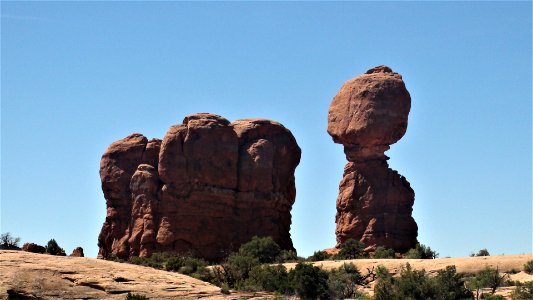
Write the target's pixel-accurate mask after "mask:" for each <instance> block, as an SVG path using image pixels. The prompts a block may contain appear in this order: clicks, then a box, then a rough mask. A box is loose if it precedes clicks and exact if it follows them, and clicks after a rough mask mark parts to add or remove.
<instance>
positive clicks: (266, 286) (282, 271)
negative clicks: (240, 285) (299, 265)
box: [244, 265, 292, 294]
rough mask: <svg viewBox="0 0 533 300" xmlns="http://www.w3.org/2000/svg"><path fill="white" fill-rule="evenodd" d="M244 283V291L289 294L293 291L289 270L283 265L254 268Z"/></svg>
mask: <svg viewBox="0 0 533 300" xmlns="http://www.w3.org/2000/svg"><path fill="white" fill-rule="evenodd" d="M248 275H249V278H248V279H246V281H245V283H244V290H248V291H266V292H278V293H281V294H287V293H290V292H291V291H292V287H291V285H290V282H289V280H288V278H289V275H288V273H287V269H286V268H285V267H284V266H283V265H277V266H270V265H260V266H255V267H253V268H252V270H251V271H250V273H249V274H248Z"/></svg>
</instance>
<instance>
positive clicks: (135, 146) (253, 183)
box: [98, 113, 301, 260]
mask: <svg viewBox="0 0 533 300" xmlns="http://www.w3.org/2000/svg"><path fill="white" fill-rule="evenodd" d="M300 155H301V151H300V148H299V147H298V144H297V143H296V140H295V139H294V137H293V135H292V134H291V132H290V131H289V130H288V129H286V128H285V127H284V126H283V125H281V124H279V123H277V122H274V121H270V120H265V119H244V120H237V121H235V122H233V123H230V122H229V121H228V120H226V119H225V118H223V117H221V116H217V115H213V114H207V113H201V114H194V115H190V116H187V117H185V119H184V120H183V123H182V124H180V125H174V126H171V127H170V129H169V130H168V132H167V133H166V135H165V137H164V138H163V140H158V139H152V140H150V141H148V139H147V138H146V137H144V136H143V135H141V134H132V135H130V136H128V137H126V138H124V139H122V140H120V141H116V142H114V143H112V144H111V145H110V146H109V148H108V149H107V150H106V152H105V153H104V155H103V156H102V160H101V164H100V177H101V180H102V189H103V191H104V196H105V198H106V201H107V216H106V220H105V222H104V225H103V227H102V230H101V233H100V236H99V238H98V245H99V247H100V251H99V256H100V257H108V256H109V255H111V254H113V255H116V256H118V257H120V258H127V257H130V256H150V255H151V254H152V253H154V252H166V251H174V252H182V253H189V254H193V255H196V256H200V257H204V258H206V259H208V260H218V259H221V258H222V257H224V256H225V255H226V254H227V253H228V252H229V251H232V250H235V249H237V248H238V247H239V246H240V245H241V244H243V243H245V242H247V241H249V240H250V239H251V238H252V237H253V236H260V237H261V236H271V237H272V238H273V239H274V240H275V241H276V242H277V243H278V244H279V245H280V246H281V248H283V249H287V250H294V247H293V245H292V240H291V238H290V233H289V230H290V225H291V214H290V211H291V208H292V205H293V203H294V199H295V196H296V190H295V184H294V171H295V169H296V166H297V165H298V164H299V161H300Z"/></svg>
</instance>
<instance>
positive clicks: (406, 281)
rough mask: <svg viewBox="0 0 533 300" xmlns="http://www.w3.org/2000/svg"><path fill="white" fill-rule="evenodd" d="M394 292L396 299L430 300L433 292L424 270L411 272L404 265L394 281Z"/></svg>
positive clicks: (411, 270)
mask: <svg viewBox="0 0 533 300" xmlns="http://www.w3.org/2000/svg"><path fill="white" fill-rule="evenodd" d="M394 291H395V297H396V299H431V298H434V297H433V295H434V290H433V286H432V283H431V280H430V279H429V276H428V275H427V274H426V271H425V270H413V269H412V268H411V265H409V264H406V265H405V267H403V268H402V270H401V272H400V277H398V278H396V279H395V282H394Z"/></svg>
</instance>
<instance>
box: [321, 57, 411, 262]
mask: <svg viewBox="0 0 533 300" xmlns="http://www.w3.org/2000/svg"><path fill="white" fill-rule="evenodd" d="M410 109H411V97H410V95H409V92H408V91H407V89H406V88H405V84H404V82H403V80H402V76H401V75H399V74H398V73H395V72H393V71H392V70H391V69H390V68H389V67H386V66H379V67H375V68H373V69H370V70H368V71H367V72H366V73H365V74H362V75H359V76H357V77H355V78H353V79H351V80H349V81H347V82H346V83H345V84H344V85H343V86H342V87H341V89H340V91H339V93H338V94H337V95H336V96H335V97H334V98H333V101H332V103H331V106H330V108H329V113H328V133H329V134H330V135H331V136H332V138H333V141H334V142H335V143H339V144H343V145H344V153H345V154H346V159H347V160H348V163H347V164H346V167H345V168H344V176H343V179H342V181H341V183H340V185H339V196H338V198H337V215H336V225H337V226H336V236H337V247H340V245H342V244H343V243H344V242H345V241H346V240H348V239H356V240H360V241H361V242H363V243H364V244H365V245H367V246H368V249H369V250H372V249H375V248H376V247H377V246H384V247H387V248H392V249H394V250H395V251H397V252H404V251H406V250H408V249H410V248H413V247H414V246H415V245H416V243H417V235H418V227H417V225H416V222H415V221H414V219H413V217H412V216H411V214H412V210H413V209H412V207H413V204H414V191H413V189H412V188H411V187H410V185H409V182H407V180H406V179H405V178H404V177H403V176H401V175H399V174H398V172H396V171H394V170H392V169H390V168H389V165H388V163H387V160H388V159H389V158H388V157H387V156H386V155H385V151H387V150H388V149H389V148H390V145H391V144H394V143H396V142H397V141H398V140H399V139H400V138H402V137H403V135H404V134H405V132H406V130H407V121H408V115H409V111H410Z"/></svg>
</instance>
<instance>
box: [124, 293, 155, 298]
mask: <svg viewBox="0 0 533 300" xmlns="http://www.w3.org/2000/svg"><path fill="white" fill-rule="evenodd" d="M149 299H150V298H148V297H146V296H143V295H139V294H132V293H131V292H128V294H127V295H126V300H149Z"/></svg>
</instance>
